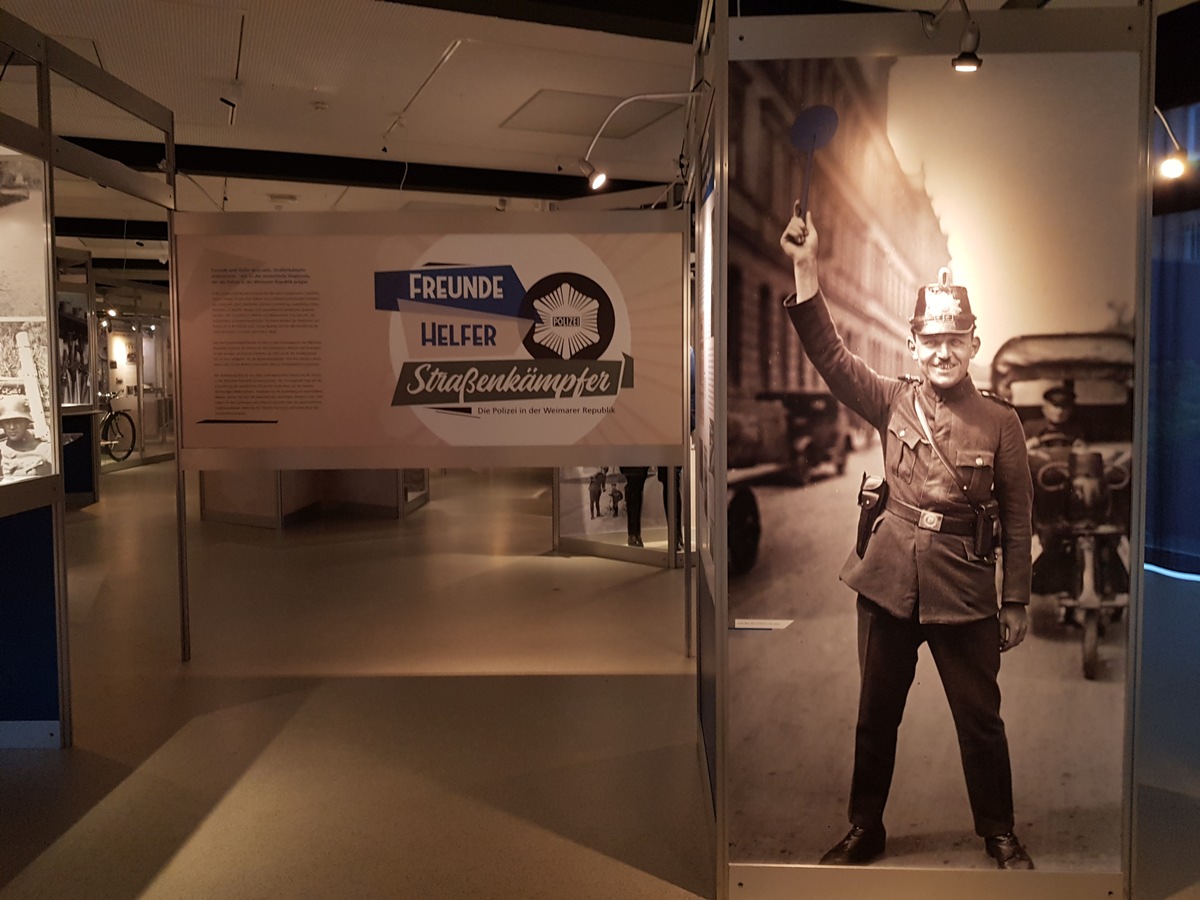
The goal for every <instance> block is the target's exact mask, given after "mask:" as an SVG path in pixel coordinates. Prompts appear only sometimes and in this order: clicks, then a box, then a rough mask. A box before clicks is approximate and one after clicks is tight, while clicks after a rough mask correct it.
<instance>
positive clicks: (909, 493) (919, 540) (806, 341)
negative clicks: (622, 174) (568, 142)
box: [780, 204, 1033, 869]
mask: <svg viewBox="0 0 1200 900" xmlns="http://www.w3.org/2000/svg"><path fill="white" fill-rule="evenodd" d="M780 244H781V245H782V247H783V250H784V253H785V254H786V255H787V256H788V258H789V259H790V260H791V262H792V267H793V273H794V276H795V285H796V293H795V294H794V295H793V296H790V297H788V298H787V300H785V301H784V306H785V307H787V312H788V315H789V318H790V319H791V322H792V325H793V326H794V327H795V329H796V331H797V333H798V334H799V336H800V340H801V342H802V344H803V346H804V350H805V352H806V354H807V355H808V357H809V359H810V360H811V361H812V363H813V365H814V367H815V368H816V369H817V371H818V372H820V374H821V375H822V377H823V378H824V379H825V381H826V383H827V384H828V386H829V389H830V390H831V391H832V392H833V394H834V395H835V396H836V397H837V398H838V399H839V400H840V401H841V402H842V403H844V404H845V405H846V406H848V407H849V408H850V409H852V410H853V411H854V412H856V413H858V414H859V415H860V416H862V417H863V418H864V419H866V420H867V421H868V422H869V423H870V424H871V425H872V426H874V427H875V429H876V430H877V431H878V432H879V436H880V440H881V442H882V449H883V460H884V470H885V471H884V479H885V480H886V486H885V485H882V484H880V483H879V482H878V481H871V482H869V483H868V482H867V479H865V478H864V490H863V491H862V492H860V505H861V506H862V507H863V510H864V514H863V515H862V516H861V517H860V531H859V541H858V542H857V543H856V546H855V548H854V550H853V551H852V552H851V553H850V556H849V558H848V559H847V561H846V564H845V565H844V566H843V568H842V571H841V575H840V577H841V579H842V581H844V582H845V583H846V584H847V585H848V586H849V587H850V588H851V589H853V590H854V591H855V592H856V593H857V594H858V599H857V615H858V661H859V671H860V676H861V685H860V693H859V701H858V720H857V726H856V731H855V747H854V765H853V775H852V780H851V787H850V801H849V819H850V826H851V827H850V830H849V832H848V833H847V834H846V836H845V837H844V838H843V839H842V840H841V841H840V842H838V843H837V844H836V845H835V846H834V847H832V848H831V849H830V850H829V851H828V852H827V853H825V854H824V856H822V857H821V860H820V861H821V863H822V864H824V865H864V864H867V863H870V862H872V861H874V860H875V859H877V858H879V857H880V856H882V855H883V853H884V852H885V850H886V843H887V832H886V829H885V827H884V821H883V818H884V807H885V805H886V803H887V798H888V792H889V790H890V788H891V783H892V775H893V770H894V767H895V760H896V743H897V732H898V729H899V727H900V722H901V719H902V717H903V714H904V705H905V700H906V698H907V696H908V690H909V687H910V686H911V685H912V682H913V677H914V672H915V669H916V663H917V652H918V649H919V647H920V645H921V644H923V643H926V644H928V645H929V650H930V652H931V654H932V656H933V660H934V663H935V664H936V666H937V670H938V675H939V677H940V680H941V683H942V688H943V690H944V691H945V694H946V698H947V700H948V701H949V705H950V711H951V714H952V716H953V719H954V725H955V729H956V731H957V734H958V743H959V748H960V752H961V756H962V765H963V772H964V775H965V777H966V783H967V794H968V798H969V801H970V807H971V812H972V814H973V817H974V826H975V831H976V833H977V834H978V835H979V836H980V837H981V838H983V845H984V850H985V852H986V853H987V854H988V856H990V857H991V858H992V859H993V860H994V861H995V864H996V865H997V866H998V867H999V868H1002V869H1032V868H1033V861H1032V859H1031V858H1030V856H1029V854H1028V853H1027V852H1026V850H1025V848H1024V847H1023V846H1022V844H1021V841H1020V840H1019V839H1018V837H1017V835H1016V834H1015V833H1014V831H1013V792H1012V773H1011V765H1010V762H1009V752H1008V739H1007V736H1006V734H1005V730H1004V722H1003V720H1002V719H1001V717H1000V689H999V686H998V685H997V675H998V674H999V671H1000V654H1001V653H1003V652H1005V651H1007V650H1011V649H1012V648H1013V647H1016V646H1017V645H1019V644H1020V643H1021V641H1022V640H1024V638H1025V634H1026V631H1027V629H1028V618H1027V615H1026V606H1027V604H1028V602H1029V593H1030V547H1031V528H1032V525H1031V507H1032V497H1033V486H1032V482H1031V479H1030V473H1029V463H1028V456H1027V453H1026V447H1025V435H1024V433H1023V431H1022V428H1021V422H1020V419H1019V418H1018V416H1017V413H1016V411H1015V410H1014V409H1013V408H1012V407H1011V406H1009V405H1008V404H1006V403H1005V402H1004V401H1002V400H999V399H997V398H994V397H992V396H990V395H988V394H986V393H983V392H981V391H979V390H977V389H976V388H975V385H974V384H973V383H972V381H971V379H970V377H969V370H968V366H969V364H970V362H971V360H972V359H973V358H974V357H975V355H976V354H977V353H978V352H979V346H980V341H979V338H978V336H977V335H976V334H975V316H974V314H973V313H972V311H971V304H970V298H969V296H968V294H967V290H966V288H965V287H963V286H961V285H956V284H952V283H951V282H950V279H949V277H948V275H949V273H948V272H945V277H943V278H940V279H939V282H938V283H936V284H929V285H926V286H924V287H922V288H921V289H920V290H919V291H918V293H917V299H916V304H915V308H914V311H913V316H912V318H911V319H910V320H909V325H910V329H911V330H910V334H909V337H908V340H907V348H908V351H909V352H910V353H911V355H912V358H913V359H914V360H915V361H916V364H917V368H918V370H919V372H920V376H921V377H920V378H911V377H891V376H887V375H880V374H877V373H876V372H875V371H873V370H872V369H871V368H870V367H869V366H868V365H867V364H866V363H865V362H864V361H863V360H861V359H859V358H858V357H857V356H855V355H854V354H853V353H852V352H851V351H850V350H849V348H848V347H847V346H846V344H845V342H844V341H843V340H842V338H841V337H840V335H839V334H838V332H837V329H836V327H835V326H834V323H833V320H832V318H831V317H830V314H829V310H828V307H827V306H826V303H825V299H824V297H823V296H822V293H821V290H820V285H819V280H818V265H817V248H818V238H817V232H816V230H815V229H814V227H813V223H812V216H811V214H810V215H809V216H808V217H807V218H801V217H800V215H799V204H796V213H795V214H794V215H793V217H792V218H791V220H790V221H789V223H788V225H787V228H786V229H785V231H784V233H783V235H782V237H781V238H780ZM944 271H945V270H944ZM868 510H869V513H868V512H867V511H868ZM997 526H998V528H997ZM997 542H998V546H997ZM997 549H999V550H1000V551H1001V552H1002V556H1001V559H1002V567H1001V569H1002V576H1003V577H1002V581H1001V587H1000V596H999V598H998V597H997V585H996V578H995V575H996V555H995V551H996V550H997Z"/></svg>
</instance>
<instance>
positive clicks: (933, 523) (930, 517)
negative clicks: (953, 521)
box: [917, 509, 942, 531]
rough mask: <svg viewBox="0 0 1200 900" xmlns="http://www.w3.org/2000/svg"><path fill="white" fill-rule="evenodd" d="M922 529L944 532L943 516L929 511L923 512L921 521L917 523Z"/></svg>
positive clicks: (924, 510)
mask: <svg viewBox="0 0 1200 900" xmlns="http://www.w3.org/2000/svg"><path fill="white" fill-rule="evenodd" d="M917 525H919V526H920V527H921V528H924V529H925V530H926V531H941V530H942V514H941V513H939V512H932V511H930V510H928V509H923V510H921V519H920V521H919V522H917Z"/></svg>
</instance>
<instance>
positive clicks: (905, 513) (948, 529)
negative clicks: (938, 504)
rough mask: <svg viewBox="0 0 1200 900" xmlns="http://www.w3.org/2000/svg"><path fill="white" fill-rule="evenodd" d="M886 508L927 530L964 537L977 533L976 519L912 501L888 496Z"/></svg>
mask: <svg viewBox="0 0 1200 900" xmlns="http://www.w3.org/2000/svg"><path fill="white" fill-rule="evenodd" d="M884 509H886V510H887V511H888V512H890V513H891V514H892V515H894V516H896V517H898V518H901V519H903V520H904V521H905V522H911V523H912V524H913V525H916V526H917V527H918V528H924V529H925V530H926V531H940V532H941V533H942V534H958V535H963V536H964V537H972V536H974V534H975V520H974V519H960V518H956V517H954V516H947V515H944V514H943V513H939V512H933V511H932V510H929V509H921V508H920V507H918V506H913V505H912V504H911V503H905V502H904V501H903V500H897V499H896V498H895V497H889V498H888V502H887V506H886V507H884Z"/></svg>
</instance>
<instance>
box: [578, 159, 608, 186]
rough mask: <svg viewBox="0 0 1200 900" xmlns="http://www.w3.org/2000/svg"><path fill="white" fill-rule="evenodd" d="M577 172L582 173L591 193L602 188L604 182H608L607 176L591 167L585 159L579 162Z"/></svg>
mask: <svg viewBox="0 0 1200 900" xmlns="http://www.w3.org/2000/svg"><path fill="white" fill-rule="evenodd" d="M579 171H580V172H582V173H583V177H584V178H586V179H587V180H588V187H590V188H591V189H592V190H593V191H598V190H600V188H601V187H603V186H604V182H606V181H608V176H607V175H605V174H604V173H603V172H601V171H600V170H599V169H597V168H596V167H595V166H593V165H592V164H591V163H590V162H588V161H587V160H586V159H581V160H579Z"/></svg>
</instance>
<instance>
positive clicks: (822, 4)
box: [729, 0, 903, 18]
mask: <svg viewBox="0 0 1200 900" xmlns="http://www.w3.org/2000/svg"><path fill="white" fill-rule="evenodd" d="M902 11H903V10H898V9H896V8H895V7H892V6H876V5H875V4H872V3H852V2H849V0H730V4H729V15H730V16H731V17H733V18H737V17H739V16H745V17H750V16H833V15H840V14H842V13H881V12H902Z"/></svg>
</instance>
